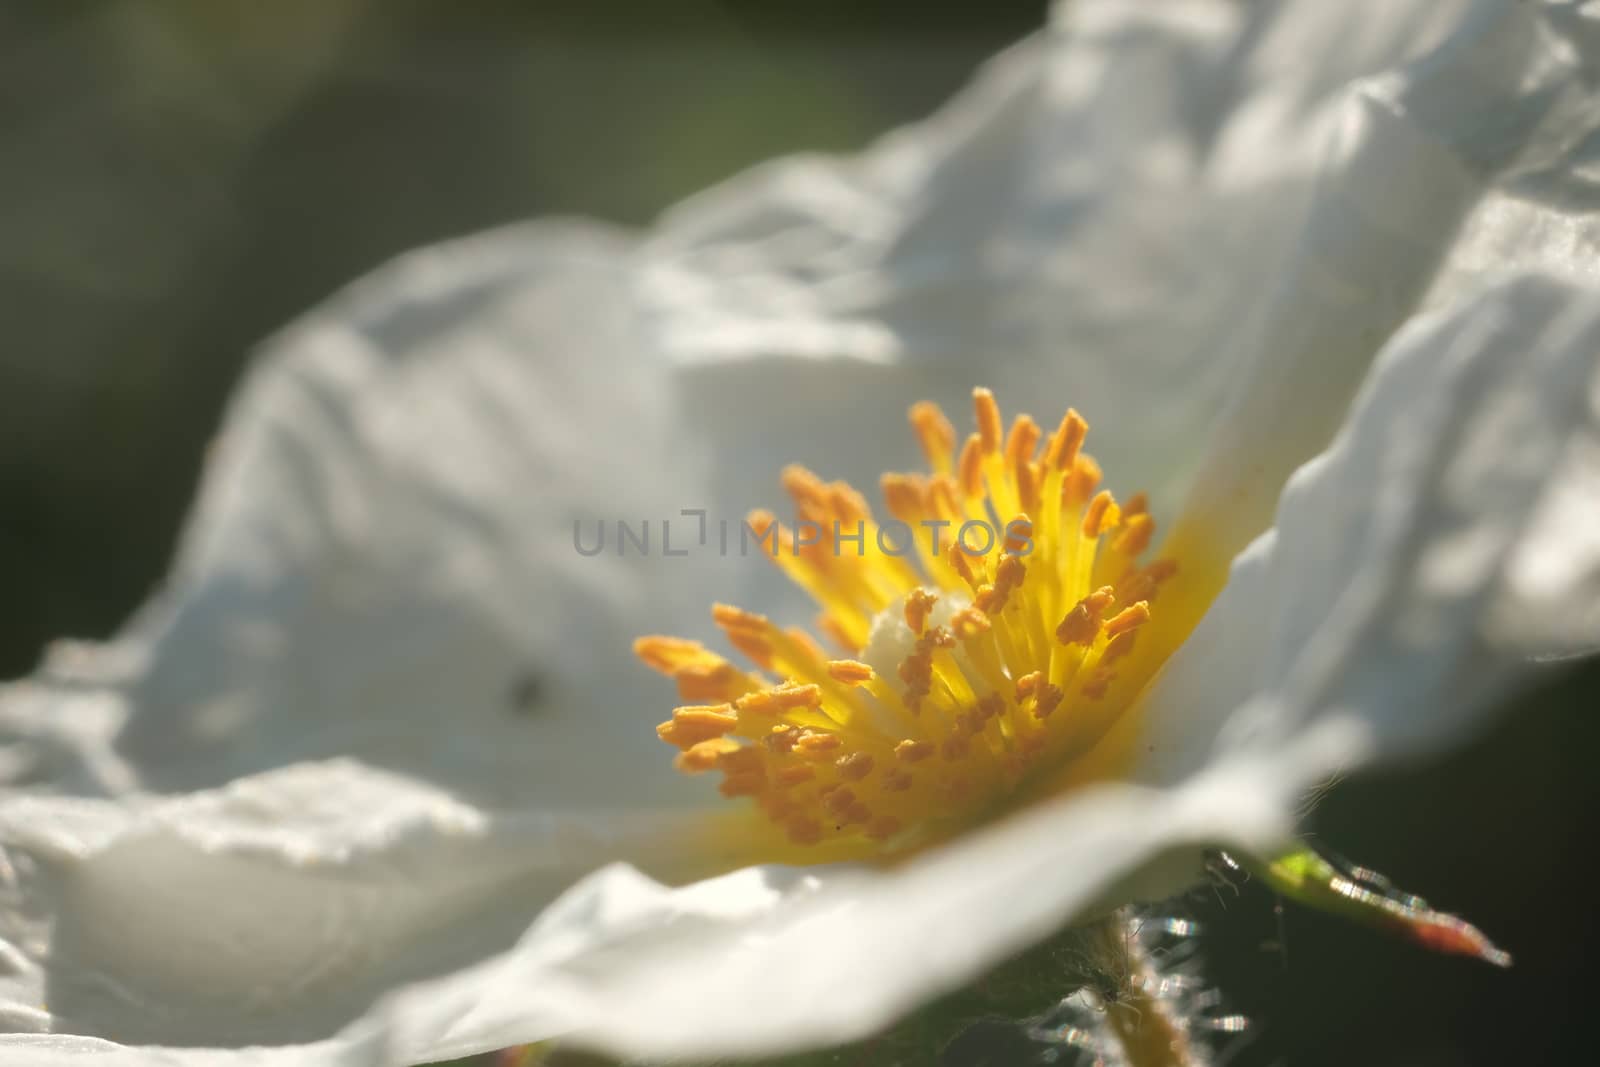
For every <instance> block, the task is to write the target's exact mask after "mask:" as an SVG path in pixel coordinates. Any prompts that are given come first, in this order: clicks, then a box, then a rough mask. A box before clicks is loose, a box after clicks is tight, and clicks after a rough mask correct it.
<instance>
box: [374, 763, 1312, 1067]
mask: <svg viewBox="0 0 1600 1067" xmlns="http://www.w3.org/2000/svg"><path fill="white" fill-rule="evenodd" d="M1296 765H1297V757H1296V756H1294V755H1293V754H1280V758H1279V759H1278V760H1277V761H1276V762H1275V763H1274V764H1272V765H1270V766H1269V765H1266V764H1258V765H1245V764H1243V763H1240V764H1235V765H1231V766H1228V767H1222V768H1218V769H1216V770H1215V771H1214V772H1212V773H1210V774H1208V775H1206V776H1204V777H1203V778H1200V779H1197V780H1195V781H1192V782H1190V783H1189V784H1187V785H1186V786H1185V787H1183V788H1182V789H1180V790H1176V791H1171V792H1158V791H1152V790H1144V789H1138V788H1135V787H1111V788H1106V789H1103V790H1096V791H1093V792H1090V793H1085V794H1083V795H1080V796H1078V797H1076V798H1074V799H1072V800H1069V801H1068V802H1066V803H1056V804H1053V805H1051V806H1049V807H1046V808H1041V809H1038V810H1035V811H1032V812H1030V813H1028V814H1027V815H1025V816H1021V817H1018V818H1016V819H1014V820H1012V821H1010V822H1006V823H1002V824H999V825H997V826H994V827H991V828H989V829H987V830H985V831H982V832H980V833H977V834H974V835H971V836H969V837H967V838H964V839H962V840H961V841H959V842H957V843H956V844H954V845H952V846H951V847H949V848H947V849H942V850H940V851H939V852H937V853H935V854H933V855H930V856H928V857H926V858H923V859H920V860H917V861H915V862H913V863H911V864H908V865H907V866H905V867H903V868H901V869H898V870H896V871H892V872H886V873H877V874H871V873H866V872H861V873H856V874H851V873H848V872H844V871H834V870H823V871H818V872H815V875H814V877H815V878H816V880H815V881H813V880H809V879H806V878H805V877H804V876H803V875H802V874H800V873H799V872H796V871H794V870H792V869H784V868H772V869H762V870H749V871H742V872H739V873H737V874H734V875H729V876H727V878H726V879H724V880H718V881H714V882H711V883H702V884H700V885H697V886H693V887H689V888H687V889H684V890H679V891H676V892H673V891H667V890H663V889H662V888H660V887H659V886H654V885H652V884H650V883H648V882H644V881H641V880H640V879H639V878H638V876H637V875H633V874H631V873H629V872H627V871H625V870H620V869H618V870H611V871H605V872H601V873H599V874H597V875H595V876H594V877H593V878H591V879H589V880H587V881H585V882H584V883H583V884H581V885H579V886H577V887H575V888H574V889H573V890H572V892H571V893H570V894H569V895H568V897H567V898H565V899H564V900H563V901H562V902H560V903H559V904H558V905H556V910H559V911H560V912H563V913H566V914H572V913H581V914H582V915H583V921H582V922H581V923H574V924H571V926H568V925H567V924H566V923H564V922H561V923H558V922H555V921H552V922H551V926H549V927H547V926H546V925H545V922H544V921H541V924H540V927H539V928H536V929H535V930H532V931H530V933H529V936H528V938H527V939H525V940H524V941H523V942H522V943H521V944H520V945H518V946H517V947H516V948H515V949H513V950H512V951H510V952H508V953H506V954H505V955H504V956H503V957H501V958H500V959H498V960H496V961H495V962H494V963H493V965H492V966H490V967H488V968H486V969H485V970H483V971H482V972H480V973H476V974H462V975H456V976H452V977H450V978H448V979H444V980H441V981H439V982H434V983H426V984H423V985H420V986H418V987H416V988H414V989H411V990H407V991H405V992H403V993H401V994H400V995H399V996H397V997H396V998H395V1000H394V1001H392V1002H391V1003H389V1004H388V1005H385V1006H384V1007H383V1009H382V1010H383V1013H384V1015H385V1016H386V1017H387V1018H388V1019H389V1020H392V1025H393V1026H394V1027H395V1032H396V1033H397V1034H399V1035H401V1036H400V1037H399V1039H398V1040H399V1044H398V1046H397V1047H398V1049H399V1050H400V1051H401V1052H402V1053H403V1055H404V1056H405V1057H412V1058H414V1057H416V1056H420V1055H437V1054H439V1053H440V1052H441V1051H444V1052H449V1053H451V1054H461V1053H465V1052H469V1051H474V1050H477V1049H481V1048H486V1047H489V1046H490V1045H492V1044H493V1043H495V1042H499V1041H508V1040H513V1039H521V1040H526V1039H528V1038H531V1037H535V1036H539V1033H538V1028H537V1026H536V1022H537V1023H538V1024H543V1025H545V1026H548V1025H550V1024H551V1023H552V1022H553V1021H555V1020H561V1021H562V1022H564V1023H565V1024H566V1026H567V1027H569V1028H570V1034H571V1036H573V1037H574V1038H575V1039H577V1040H579V1041H581V1042H582V1043H585V1044H594V1045H599V1046H601V1047H603V1048H606V1049H608V1050H610V1051H613V1052H617V1053H622V1054H630V1053H634V1054H643V1055H649V1056H650V1057H651V1058H652V1059H655V1058H671V1057H674V1056H679V1055H681V1056H690V1057H694V1058H697V1059H698V1058H706V1057H714V1056H718V1055H749V1054H760V1053H765V1052H772V1051H777V1050H782V1049H787V1048H793V1047H801V1046H814V1045H818V1044H824V1043H830V1042H839V1041H845V1040H849V1039H852V1038H857V1037H862V1036H865V1035H867V1034H870V1033H872V1032H874V1031H876V1030H878V1029H879V1028H881V1027H882V1026H884V1025H885V1024H886V1023H888V1022H889V1021H891V1020H892V1019H894V1018H895V1017H896V1016H898V1015H900V1014H902V1013H904V1012H905V1011H907V1010H909V1009H911V1008H913V1007H915V1006H916V1005H917V1004H919V1003H921V1002H922V1001H924V1000H926V999H927V998H929V997H931V996H933V995H936V994H938V993H941V992H945V991H948V990H950V989H952V988H955V987H957V986H959V985H961V984H963V983H964V982H966V981H968V980H970V979H972V978H973V977H976V976H977V975H978V974H979V973H981V972H982V971H983V970H984V969H986V968H987V967H989V966H991V965H993V964H995V963H998V962H1000V961H1001V960H1003V959H1004V958H1006V957H1007V956H1009V955H1011V954H1012V953H1014V952H1015V951H1017V950H1019V949H1021V948H1024V947H1026V946H1027V945H1029V944H1031V943H1033V942H1035V941H1037V940H1039V939H1040V938H1042V937H1044V936H1046V935H1048V934H1050V933H1052V932H1054V931H1055V930H1057V929H1058V928H1060V926H1061V925H1062V924H1063V923H1064V922H1065V921H1067V920H1069V919H1071V918H1073V917H1077V916H1082V915H1083V914H1085V913H1086V912H1093V911H1094V910H1096V909H1097V908H1100V907H1104V906H1106V902H1107V901H1109V902H1110V903H1112V904H1117V903H1121V902H1122V901H1123V900H1124V899H1126V896H1127V895H1129V894H1133V895H1141V894H1144V893H1150V894H1153V895H1155V896H1158V897H1159V896H1162V895H1165V894H1167V893H1169V892H1171V890H1172V888H1173V886H1174V885H1183V884H1187V883H1188V882H1190V881H1192V880H1193V879H1194V878H1195V877H1196V872H1197V869H1198V862H1199V860H1198V849H1197V848H1196V847H1195V846H1196V845H1198V844H1203V843H1228V844H1234V845H1237V846H1243V847H1252V848H1267V849H1270V848H1271V847H1273V846H1276V845H1279V844H1281V842H1282V841H1283V840H1284V835H1285V834H1286V833H1287V830H1288V825H1289V821H1290V820H1289V817H1288V814H1287V813H1288V812H1289V811H1290V809H1291V806H1290V804H1289V803H1288V802H1287V800H1286V797H1287V795H1288V793H1287V792H1286V790H1285V785H1286V783H1291V782H1293V781H1294V780H1295V773H1296ZM797 878H800V879H801V881H799V882H796V879H797ZM753 879H755V880H760V881H761V882H763V883H768V884H770V885H771V886H772V887H773V889H771V890H767V891H765V893H764V894H763V895H761V899H763V900H764V901H765V904H766V906H765V907H763V908H758V909H757V910H755V911H754V912H752V910H751V909H750V902H751V899H752V894H751V892H750V891H749V887H748V884H747V883H749V882H750V881H751V880H753ZM729 883H733V884H729ZM735 889H738V890H742V891H733V890H735ZM663 914H670V915H672V916H673V919H672V922H671V923H670V924H669V923H663V922H660V921H659V920H658V918H657V917H658V916H660V915H663ZM641 915H642V916H646V917H647V918H646V919H645V921H642V922H641V921H639V917H640V916H641ZM547 918H549V917H548V916H547ZM486 1036H487V1037H490V1038H492V1040H487V1041H486V1040H485V1037H486ZM450 1038H454V1039H455V1040H456V1041H457V1042H458V1043H455V1044H452V1043H450Z"/></svg>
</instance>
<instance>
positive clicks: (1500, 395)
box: [1140, 275, 1600, 782]
mask: <svg viewBox="0 0 1600 1067" xmlns="http://www.w3.org/2000/svg"><path fill="white" fill-rule="evenodd" d="M1597 396H1600V290H1596V289H1592V288H1579V287H1575V286H1572V285H1570V284H1566V283H1562V282H1558V281H1556V280H1554V279H1551V278H1548V277H1544V276H1539V275H1531V276H1525V277H1522V278H1519V279H1516V280H1512V281H1507V282H1503V283H1501V284H1499V285H1497V286H1495V287H1493V288H1491V289H1489V290H1488V291H1486V292H1484V293H1482V294H1481V295H1479V296H1477V297H1475V298H1472V299H1468V300H1465V301H1463V302H1462V303H1461V304H1460V305H1458V306H1456V307H1453V308H1450V309H1449V310H1447V311H1442V312H1439V313H1436V314H1434V315H1432V316H1428V317H1424V318H1422V319H1419V320H1417V321H1415V322H1413V323H1412V324H1411V325H1409V326H1408V327H1407V328H1406V329H1405V330H1404V331H1402V333H1401V334H1400V336H1399V337H1397V338H1396V340H1395V341H1394V343H1393V344H1392V345H1391V346H1390V347H1389V348H1388V349H1387V350H1386V351H1385V353H1384V354H1383V356H1382V357H1380V359H1379V361H1378V363H1377V365H1376V366H1375V367H1374V370H1373V375H1372V378H1371V379H1370V380H1369V381H1368V383H1367V384H1366V386H1365V387H1364V388H1363V391H1362V394H1361V396H1360V398H1359V399H1358V401H1357V404H1356V407H1355V410H1354V411H1353V413H1352V415H1351V417H1350V419H1349V421H1347V423H1346V424H1345V427H1344V429H1343V430H1342V431H1341V433H1340V435H1339V437H1338V439H1337V440H1336V441H1335V442H1334V444H1333V446H1332V447H1331V448H1330V449H1329V450H1328V452H1326V453H1325V454H1323V455H1322V456H1320V457H1319V458H1318V459H1317V460H1315V461H1314V462H1312V463H1310V464H1307V465H1306V466H1305V467H1304V468H1302V469H1301V470H1300V471H1299V472H1297V473H1296V475H1295V477H1294V478H1293V479H1292V480H1291V481H1290V483H1289V486H1288V488H1287V489H1286V491H1285V492H1284V495H1283V498H1282V500H1281V501H1280V503H1279V506H1278V513H1277V524H1276V526H1275V527H1274V529H1273V530H1272V531H1271V532H1270V533H1268V534H1266V535H1263V536H1262V537H1261V538H1260V539H1259V540H1258V541H1257V542H1256V543H1255V544H1253V545H1252V546H1251V547H1250V548H1249V549H1248V550H1247V551H1246V552H1244V553H1242V554H1241V555H1240V556H1239V558H1238V559H1237V560H1235V562H1234V566H1233V571H1232V574H1231V575H1230V578H1229V581H1228V585H1227V587H1226V588H1225V589H1224V590H1223V592H1222V594H1221V595H1220V596H1219V597H1218V599H1217V600H1216V602H1215V603H1214V604H1213V605H1212V607H1211V610H1210V611H1209V612H1208V614H1207V615H1206V617H1205V618H1204V619H1203V620H1202V621H1201V623H1200V625H1199V626H1198V627H1197V628H1196V630H1195V632H1194V633H1193V634H1192V635H1191V636H1190V638H1189V640H1188V641H1187V642H1186V643H1185V644H1184V646H1183V647H1182V648H1180V649H1179V650H1178V652H1177V653H1176V654H1174V656H1173V658H1172V659H1171V660H1170V661H1169V662H1168V663H1167V665H1166V667H1165V668H1164V670H1163V672H1162V674H1161V675H1160V676H1159V677H1158V678H1157V679H1156V681H1155V683H1154V684H1153V689H1152V691H1151V692H1150V693H1149V694H1148V696H1147V703H1146V716H1145V728H1144V738H1143V740H1142V741H1141V744H1140V748H1141V755H1142V758H1143V765H1142V768H1141V774H1140V777H1141V778H1143V779H1144V780H1147V781H1152V782H1172V781H1181V780H1182V779H1183V778H1184V777H1185V776H1187V775H1188V774H1191V773H1193V772H1194V771H1195V770H1196V769H1197V768H1199V767H1201V766H1203V765H1204V764H1205V763H1207V762H1208V761H1210V760H1212V759H1215V758H1216V757H1217V755H1218V754H1220V753H1226V752H1237V751H1240V750H1242V749H1247V748H1251V747H1255V746H1265V747H1268V748H1270V747H1272V746H1274V745H1278V744H1282V743H1283V742H1284V740H1285V739H1286V738H1288V737H1292V736H1293V735H1295V734H1296V733H1298V732H1300V731H1303V730H1304V729H1306V728H1307V726H1308V724H1309V723H1310V722H1312V721H1313V720H1316V721H1338V722H1341V723H1344V724H1345V725H1346V726H1347V727H1349V728H1350V729H1349V731H1348V732H1347V734H1345V735H1341V736H1350V737H1354V736H1355V735H1356V734H1357V733H1359V735H1360V738H1361V740H1360V743H1359V744H1356V743H1355V742H1354V741H1352V744H1353V745H1354V746H1355V747H1353V748H1352V750H1351V751H1349V752H1347V753H1345V756H1344V758H1345V759H1347V760H1348V761H1350V765H1351V766H1352V767H1354V766H1358V765H1360V764H1364V763H1367V762H1371V761H1375V760H1380V759H1396V758H1400V757H1404V756H1408V755H1416V754H1421V753H1427V752H1432V751H1436V750H1438V749H1441V748H1444V747H1447V746H1449V745H1452V744H1455V743H1458V742H1459V741H1461V740H1462V739H1464V738H1465V737H1466V736H1468V735H1469V733H1470V731H1471V728H1472V726H1473V725H1474V724H1475V723H1476V722H1477V721H1478V720H1479V719H1480V718H1481V716H1482V715H1483V714H1484V712H1485V711H1486V710H1487V709H1489V708H1491V707H1492V706H1493V705H1494V702H1495V701H1496V700H1497V699H1498V698H1500V697H1501V696H1503V695H1504V693H1505V691H1506V688H1507V687H1508V686H1510V685H1512V684H1514V683H1515V682H1516V681H1518V680H1519V679H1522V680H1525V678H1524V676H1525V674H1526V673H1527V671H1528V670H1529V669H1530V667H1531V665H1530V664H1529V662H1528V660H1527V659H1526V657H1525V655H1524V654H1523V653H1524V652H1525V650H1526V648H1527V647H1528V642H1527V638H1528V636H1529V635H1527V634H1522V635H1519V636H1520V639H1518V640H1515V641H1513V642H1509V643H1507V642H1503V641H1500V640H1499V638H1500V636H1501V634H1500V633H1499V632H1498V631H1497V629H1496V623H1497V621H1498V619H1497V616H1498V615H1499V614H1501V613H1503V612H1504V611H1505V609H1506V603H1507V602H1506V600H1505V597H1506V588H1505V587H1506V584H1507V583H1508V582H1512V583H1514V582H1516V581H1517V580H1518V574H1517V570H1518V568H1519V567H1522V566H1528V565H1529V564H1528V563H1527V562H1526V561H1527V560H1528V559H1529V558H1530V556H1533V557H1537V556H1539V555H1540V554H1542V553H1549V554H1550V558H1551V560H1552V562H1551V563H1550V566H1553V567H1558V568H1560V570H1561V571H1562V574H1563V578H1564V579H1567V580H1572V581H1573V582H1574V590H1575V591H1576V590H1579V589H1583V588H1593V583H1594V582H1595V581H1596V580H1597V579H1600V574H1597V571H1600V559H1597V558H1596V557H1595V556H1594V555H1592V554H1591V555H1587V556H1586V555H1584V554H1583V553H1581V552H1569V551H1566V550H1565V546H1554V547H1552V546H1549V545H1546V544H1543V543H1542V539H1543V538H1545V537H1548V536H1556V534H1554V533H1553V532H1552V531H1550V530H1549V529H1546V528H1543V527H1541V526H1540V525H1539V524H1538V523H1536V522H1535V517H1536V516H1538V515H1541V514H1542V513H1543V512H1544V510H1545V509H1546V508H1549V507H1551V506H1556V507H1564V506H1568V504H1567V502H1570V501H1574V500H1578V501H1584V502H1586V506H1588V507H1590V508H1593V507H1594V506H1595V501H1596V500H1597V499H1600V482H1597V481H1595V480H1593V479H1582V480H1571V481H1569V480H1568V479H1567V476H1568V475H1569V474H1571V473H1572V472H1571V471H1570V470H1568V469H1566V468H1563V467H1562V466H1561V460H1562V458H1563V457H1565V456H1568V455H1571V454H1572V453H1573V451H1574V449H1584V448H1590V447H1592V445H1593V442H1594V434H1595V423H1596V410H1597V407H1600V405H1597V404H1596V397H1597ZM1552 502H1554V504H1552ZM1563 529H1564V528H1563ZM1568 536H1570V537H1572V538H1573V539H1575V540H1578V541H1580V542H1586V541H1587V539H1588V538H1590V537H1591V536H1592V533H1591V532H1590V531H1585V530H1572V531H1570V534H1569V535H1568ZM1534 565H1535V566H1537V564H1534ZM1561 618H1562V619H1563V620H1564V621H1565V622H1566V623H1567V624H1568V625H1569V626H1577V625H1580V624H1581V623H1582V622H1583V621H1584V619H1585V616H1584V615H1583V613H1581V612H1580V613H1570V614H1566V615H1563V616H1561ZM1587 619H1588V620H1589V621H1590V622H1592V621H1593V614H1592V613H1590V614H1589V615H1588V616H1587ZM1568 632H1571V631H1568ZM1591 636H1594V635H1593V631H1591ZM1337 769H1339V768H1338V767H1335V766H1330V767H1328V768H1327V770H1328V771H1330V772H1331V771H1334V770H1337Z"/></svg>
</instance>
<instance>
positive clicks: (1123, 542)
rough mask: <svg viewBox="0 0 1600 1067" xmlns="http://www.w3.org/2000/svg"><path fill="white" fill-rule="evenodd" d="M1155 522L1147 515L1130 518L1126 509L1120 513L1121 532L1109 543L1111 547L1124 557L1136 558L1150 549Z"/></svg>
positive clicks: (1142, 514)
mask: <svg viewBox="0 0 1600 1067" xmlns="http://www.w3.org/2000/svg"><path fill="white" fill-rule="evenodd" d="M1155 532H1156V521H1155V520H1154V519H1152V518H1151V517H1150V516H1149V515H1147V514H1145V513H1143V512H1140V513H1137V514H1134V515H1132V516H1130V515H1129V514H1128V512H1127V509H1123V512H1122V530H1121V532H1119V533H1118V534H1117V536H1116V538H1115V539H1114V540H1113V541H1112V542H1111V547H1112V548H1113V549H1114V550H1115V551H1117V552H1120V553H1122V554H1123V555H1124V556H1137V555H1139V553H1141V552H1143V551H1144V550H1145V549H1147V548H1149V547H1150V539H1151V538H1152V537H1154V536H1155Z"/></svg>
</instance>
